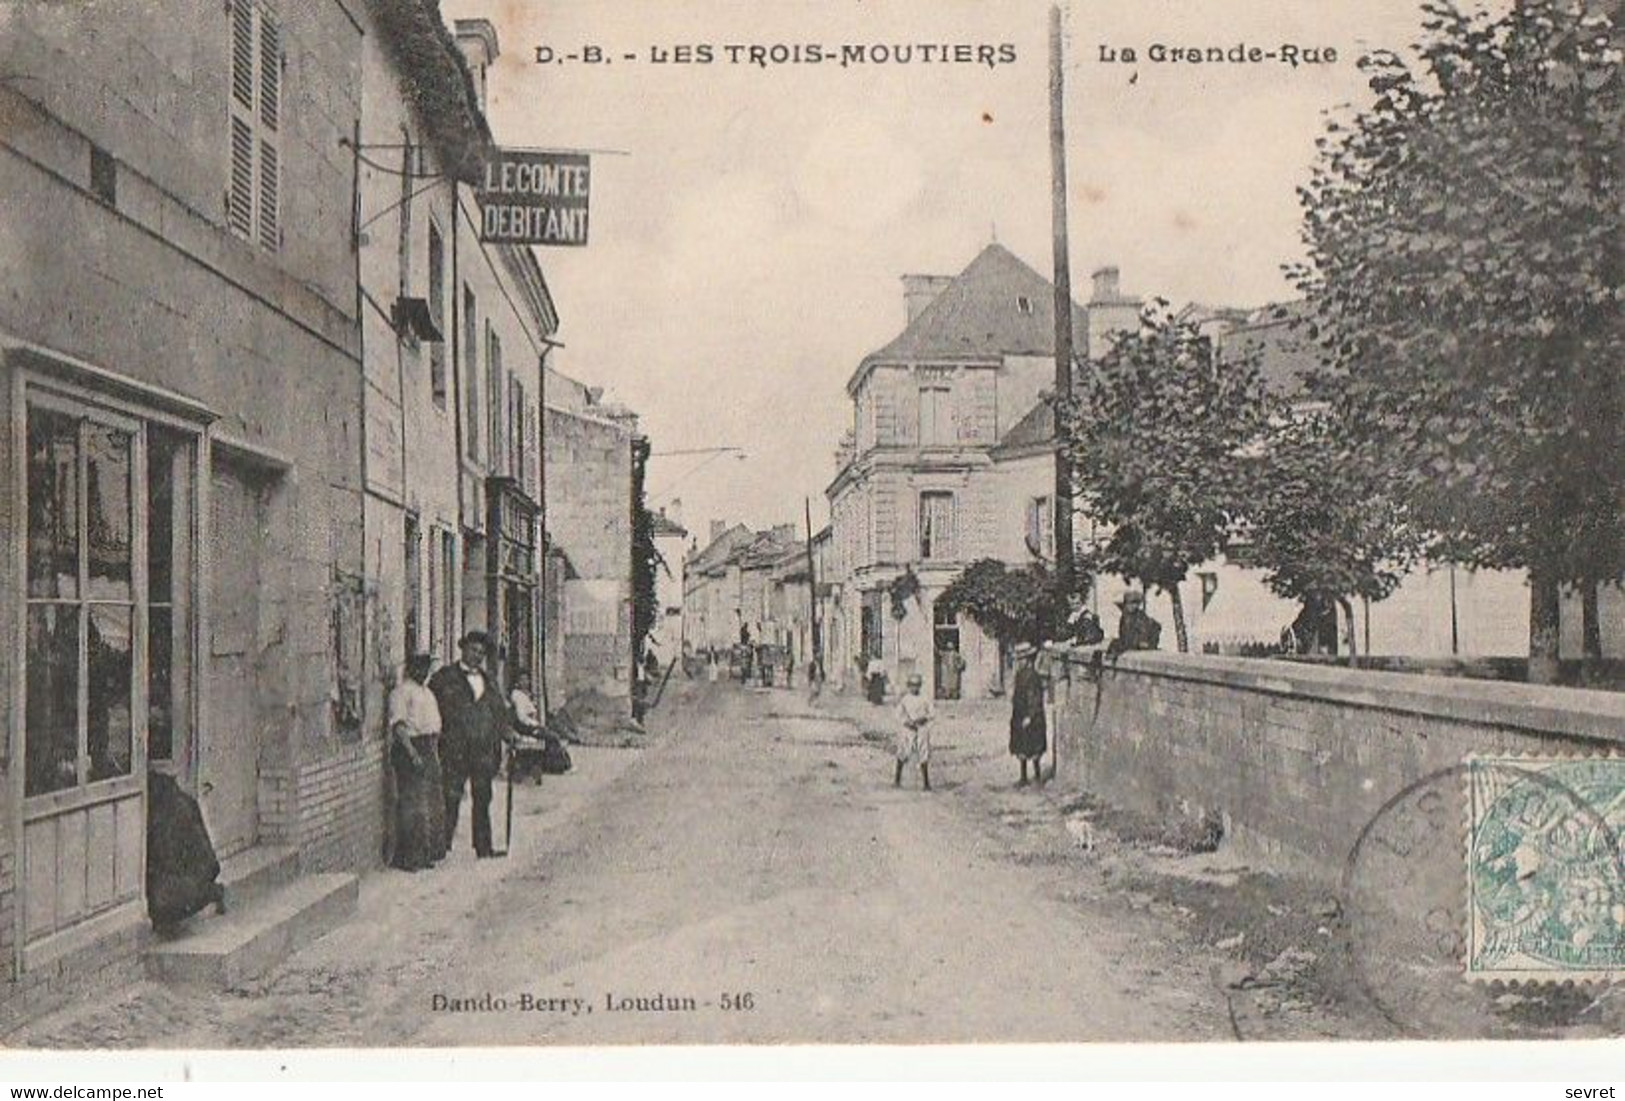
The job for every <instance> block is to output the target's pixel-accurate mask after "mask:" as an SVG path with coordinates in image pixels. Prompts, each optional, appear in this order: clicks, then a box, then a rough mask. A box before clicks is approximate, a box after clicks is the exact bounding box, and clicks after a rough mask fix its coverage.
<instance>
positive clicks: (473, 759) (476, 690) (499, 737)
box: [429, 631, 509, 857]
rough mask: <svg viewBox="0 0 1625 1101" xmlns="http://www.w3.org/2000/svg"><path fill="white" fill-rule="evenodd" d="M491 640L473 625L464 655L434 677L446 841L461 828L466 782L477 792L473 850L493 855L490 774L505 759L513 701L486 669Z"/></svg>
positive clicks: (431, 682) (465, 640)
mask: <svg viewBox="0 0 1625 1101" xmlns="http://www.w3.org/2000/svg"><path fill="white" fill-rule="evenodd" d="M490 647H491V640H490V636H488V635H487V634H486V633H485V632H484V631H470V632H468V634H466V635H464V636H463V638H462V641H461V642H459V643H458V648H459V650H460V652H461V655H462V657H461V660H459V661H458V662H457V664H455V665H448V666H445V667H444V668H442V669H441V670H440V671H439V672H437V673H436V674H435V675H434V676H433V677H431V678H430V679H429V689H430V691H432V692H433V693H434V697H435V701H436V702H437V703H438V704H439V705H440V720H441V736H440V758H441V760H440V764H441V772H442V775H443V776H444V780H445V782H444V785H443V788H442V790H443V792H444V794H445V805H446V847H447V848H448V849H449V848H450V847H451V842H452V839H453V838H454V837H455V836H456V833H457V813H458V810H459V808H460V807H461V806H462V802H463V786H464V785H465V784H466V785H467V786H468V789H469V792H470V793H471V795H472V796H473V809H472V812H471V817H472V819H473V833H474V854H475V855H476V856H479V857H487V856H490V855H492V853H493V851H494V850H493V849H492V846H491V780H492V779H493V778H494V777H495V776H496V774H497V770H498V768H499V767H500V765H501V763H502V744H503V742H505V741H506V740H507V739H508V737H509V716H508V706H507V704H506V703H505V702H504V700H503V698H502V693H501V691H499V690H498V689H497V687H496V685H495V684H494V682H493V680H492V677H491V675H490V673H488V672H487V671H486V668H485V659H486V655H487V654H488V653H489V652H490Z"/></svg>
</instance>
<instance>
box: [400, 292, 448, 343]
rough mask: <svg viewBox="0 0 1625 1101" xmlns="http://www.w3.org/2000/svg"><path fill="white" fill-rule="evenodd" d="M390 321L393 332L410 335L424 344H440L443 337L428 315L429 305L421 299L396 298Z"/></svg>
mask: <svg viewBox="0 0 1625 1101" xmlns="http://www.w3.org/2000/svg"><path fill="white" fill-rule="evenodd" d="M390 320H391V321H392V322H393V323H394V325H395V331H396V332H397V333H399V334H400V335H402V336H407V335H411V336H414V337H416V338H417V339H418V340H421V341H423V342H424V343H425V344H442V343H444V342H445V339H446V338H445V336H444V335H443V334H442V333H441V332H440V327H439V326H438V325H436V324H435V323H434V318H433V317H432V316H431V315H430V313H429V303H428V302H427V301H425V300H424V299H422V298H397V299H395V309H394V313H393V316H392V317H391V318H390Z"/></svg>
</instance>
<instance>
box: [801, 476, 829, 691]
mask: <svg viewBox="0 0 1625 1101" xmlns="http://www.w3.org/2000/svg"><path fill="white" fill-rule="evenodd" d="M801 503H802V506H803V508H804V510H805V511H806V514H807V622H808V623H809V624H810V625H811V629H812V655H813V656H812V667H811V668H810V669H808V670H807V676H808V677H809V678H810V679H811V680H812V681H813V683H812V684H810V685H808V687H809V688H816V687H817V685H818V682H820V681H822V680H823V679H824V640H823V631H822V630H821V629H820V626H819V623H818V573H817V571H816V569H815V567H814V565H813V530H812V498H811V497H803V498H802V499H801Z"/></svg>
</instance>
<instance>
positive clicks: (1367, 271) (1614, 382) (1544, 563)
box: [1294, 0, 1625, 653]
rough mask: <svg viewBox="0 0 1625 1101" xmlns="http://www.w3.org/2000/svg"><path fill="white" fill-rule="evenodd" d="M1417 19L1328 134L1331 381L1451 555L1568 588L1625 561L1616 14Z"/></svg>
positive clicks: (1566, 9)
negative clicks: (1351, 114)
mask: <svg viewBox="0 0 1625 1101" xmlns="http://www.w3.org/2000/svg"><path fill="white" fill-rule="evenodd" d="M1588 9H1589V11H1588ZM1424 10H1425V12H1426V20H1425V21H1424V23H1423V25H1422V30H1423V33H1422V38H1421V41H1420V42H1418V43H1417V59H1416V60H1407V59H1406V58H1403V57H1400V56H1398V55H1396V54H1393V53H1386V52H1384V53H1377V54H1374V55H1372V56H1369V57H1367V58H1365V59H1364V60H1363V61H1362V66H1363V67H1364V69H1365V70H1366V72H1367V73H1368V75H1369V83H1370V87H1371V90H1372V91H1373V93H1375V96H1376V99H1375V102H1374V103H1373V104H1372V105H1371V107H1369V108H1368V109H1367V110H1365V111H1364V112H1363V113H1360V114H1359V115H1358V116H1357V117H1355V118H1354V119H1353V120H1352V123H1351V124H1345V123H1338V122H1336V121H1333V122H1331V123H1330V124H1329V125H1328V133H1327V135H1326V137H1324V138H1323V139H1321V141H1320V143H1319V144H1320V145H1321V148H1322V152H1321V157H1320V160H1319V163H1318V165H1317V167H1316V169H1315V172H1314V175H1313V178H1312V180H1311V182H1310V183H1309V185H1308V186H1307V187H1306V188H1304V189H1302V191H1301V201H1302V206H1303V210H1304V223H1303V236H1304V240H1305V242H1306V244H1307V245H1308V249H1309V261H1308V263H1307V264H1305V265H1304V266H1302V267H1301V268H1298V269H1296V270H1295V271H1294V275H1295V278H1296V281H1297V282H1298V285H1299V287H1300V289H1301V290H1303V291H1304V292H1305V294H1306V296H1307V298H1308V303H1309V306H1310V309H1311V312H1312V315H1313V327H1312V329H1311V335H1312V336H1314V337H1315V338H1316V339H1317V340H1318V341H1319V343H1320V345H1321V347H1322V349H1323V352H1324V356H1325V358H1326V359H1327V361H1328V362H1329V364H1330V366H1331V371H1330V373H1329V375H1328V377H1327V378H1326V379H1325V380H1323V384H1322V387H1321V391H1322V393H1323V394H1324V395H1325V396H1326V397H1328V399H1329V400H1331V401H1332V402H1333V403H1334V404H1336V405H1337V406H1338V407H1339V408H1340V411H1341V413H1342V415H1343V423H1346V424H1359V425H1361V426H1362V432H1363V435H1362V438H1361V440H1360V441H1359V443H1360V446H1361V447H1362V448H1364V449H1365V450H1367V451H1368V453H1370V454H1375V455H1380V456H1382V457H1383V459H1384V460H1385V462H1386V463H1387V465H1388V468H1389V475H1390V477H1391V479H1392V481H1393V484H1394V486H1395V487H1396V489H1397V490H1398V491H1399V492H1400V494H1401V495H1402V496H1403V499H1404V500H1405V502H1406V504H1407V506H1408V508H1409V509H1410V510H1411V513H1412V516H1413V518H1414V519H1415V520H1417V521H1418V522H1419V523H1421V524H1422V525H1425V526H1426V527H1427V528H1429V529H1431V530H1433V531H1434V532H1436V533H1438V543H1437V548H1436V549H1438V550H1440V551H1442V552H1443V554H1444V555H1447V556H1449V557H1451V558H1453V559H1455V560H1458V561H1462V562H1464V563H1466V564H1469V565H1477V566H1488V567H1525V568H1528V569H1529V570H1530V571H1531V575H1532V579H1534V580H1535V581H1536V584H1537V586H1539V585H1542V584H1544V585H1546V586H1548V587H1549V588H1550V591H1551V593H1552V594H1553V596H1552V599H1553V600H1555V586H1556V584H1557V583H1559V582H1567V583H1575V584H1593V583H1595V582H1596V581H1598V580H1608V579H1613V578H1617V577H1619V576H1620V574H1621V572H1622V569H1625V528H1622V523H1621V519H1620V516H1621V510H1620V505H1621V503H1622V501H1625V465H1622V464H1621V462H1620V455H1621V400H1620V398H1621V395H1620V386H1621V382H1620V369H1619V362H1618V355H1619V348H1620V347H1621V346H1622V339H1621V338H1622V336H1625V331H1622V327H1621V290H1620V251H1621V239H1622V232H1621V231H1622V218H1621V207H1620V202H1621V194H1620V185H1619V173H1620V168H1621V165H1620V163H1619V153H1620V140H1621V135H1622V134H1625V114H1622V112H1621V56H1622V54H1621V46H1622V41H1621V32H1620V27H1619V25H1618V23H1617V21H1616V20H1617V15H1616V16H1615V17H1614V18H1610V17H1609V16H1607V15H1606V14H1604V13H1602V11H1601V10H1600V7H1599V6H1598V5H1595V4H1591V5H1586V4H1579V3H1572V2H1569V0H1518V2H1517V3H1515V4H1513V5H1512V6H1511V8H1510V10H1508V11H1507V12H1506V13H1505V14H1502V15H1498V16H1491V15H1486V14H1483V13H1476V14H1468V13H1466V12H1464V11H1462V10H1459V9H1458V8H1456V7H1455V6H1453V5H1451V4H1446V3H1428V4H1425V5H1424ZM1616 10H1617V9H1616ZM1537 603H1538V602H1537ZM1535 633H1536V634H1538V632H1535ZM1535 641H1537V642H1538V639H1537V640H1535ZM1554 653H1555V651H1554Z"/></svg>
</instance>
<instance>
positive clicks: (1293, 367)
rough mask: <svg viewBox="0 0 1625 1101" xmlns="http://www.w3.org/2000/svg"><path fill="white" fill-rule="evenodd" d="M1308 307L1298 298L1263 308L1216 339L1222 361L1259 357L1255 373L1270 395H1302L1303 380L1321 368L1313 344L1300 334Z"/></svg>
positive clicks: (1305, 335)
mask: <svg viewBox="0 0 1625 1101" xmlns="http://www.w3.org/2000/svg"><path fill="white" fill-rule="evenodd" d="M1307 308H1308V307H1307V304H1306V303H1305V302H1304V301H1303V300H1302V299H1298V300H1297V301H1293V302H1278V303H1274V304H1272V305H1268V306H1262V307H1260V308H1258V309H1256V310H1254V311H1252V313H1251V314H1249V315H1248V317H1247V320H1246V321H1245V322H1244V323H1242V324H1240V325H1237V326H1236V327H1234V328H1231V329H1227V330H1225V331H1224V333H1223V334H1222V335H1221V336H1220V337H1219V339H1218V351H1219V356H1220V358H1221V360H1223V359H1234V358H1239V357H1241V356H1246V355H1256V356H1257V357H1258V372H1259V375H1260V376H1261V377H1262V378H1263V380H1264V385H1265V386H1266V387H1268V388H1269V390H1270V392H1271V393H1273V394H1276V395H1278V396H1280V397H1284V398H1289V399H1292V398H1301V397H1304V396H1305V386H1304V380H1305V378H1306V377H1307V376H1308V375H1309V374H1310V373H1311V372H1313V371H1315V370H1317V369H1319V367H1320V366H1321V359H1320V354H1319V352H1318V350H1317V349H1316V347H1315V342H1314V341H1313V340H1312V339H1311V338H1310V337H1309V335H1308V334H1307V333H1305V332H1303V331H1302V329H1301V327H1300V324H1301V322H1302V321H1303V319H1304V318H1305V317H1306V316H1307Z"/></svg>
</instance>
